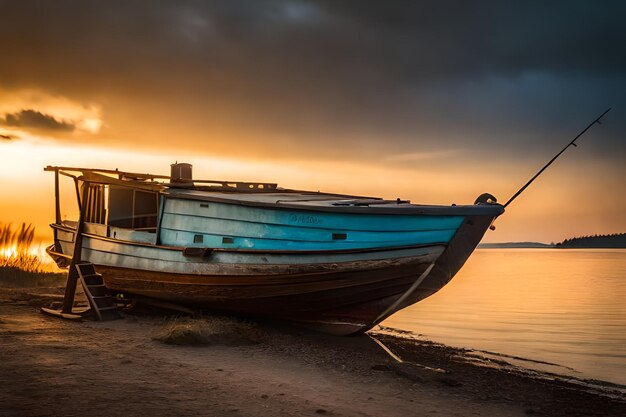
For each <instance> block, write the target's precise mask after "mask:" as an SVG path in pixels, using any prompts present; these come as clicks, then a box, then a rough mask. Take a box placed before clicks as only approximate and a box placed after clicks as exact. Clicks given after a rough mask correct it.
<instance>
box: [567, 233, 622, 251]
mask: <svg viewBox="0 0 626 417" xmlns="http://www.w3.org/2000/svg"><path fill="white" fill-rule="evenodd" d="M556 247H557V248H562V249H568V248H626V233H613V234H610V235H593V236H581V237H574V238H571V239H565V240H564V241H563V242H559V243H557V244H556Z"/></svg>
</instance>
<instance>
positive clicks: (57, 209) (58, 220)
mask: <svg viewBox="0 0 626 417" xmlns="http://www.w3.org/2000/svg"><path fill="white" fill-rule="evenodd" d="M60 200H61V198H60V192H59V170H58V169H56V170H55V171H54V201H55V206H54V222H55V223H56V224H61V201H60ZM58 235H59V232H58V230H57V229H56V227H55V228H54V250H55V251H57V252H60V251H61V245H60V244H59V238H58Z"/></svg>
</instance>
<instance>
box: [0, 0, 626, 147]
mask: <svg viewBox="0 0 626 417" xmlns="http://www.w3.org/2000/svg"><path fill="white" fill-rule="evenodd" d="M0 10H1V11H2V18H1V19H2V24H0V38H1V39H3V40H4V41H3V42H2V43H0V54H1V55H2V56H3V57H6V58H7V62H10V63H11V64H10V65H2V66H0V85H4V86H7V87H37V88H43V89H45V90H46V91H50V92H52V93H59V94H64V95H69V96H73V97H77V98H79V99H81V100H97V99H101V98H103V97H104V98H107V97H111V96H113V97H116V98H117V99H119V98H120V97H122V98H124V99H126V100H128V101H132V100H136V101H137V103H136V104H137V106H141V105H143V104H146V105H150V106H152V105H153V104H152V103H154V102H155V101H160V102H161V103H162V106H169V107H171V108H172V109H180V110H179V114H178V115H177V116H172V118H177V120H178V122H180V123H181V124H184V125H186V124H194V125H202V123H203V122H205V123H206V124H205V125H204V127H205V128H206V127H207V126H208V127H210V126H211V125H215V124H217V123H232V124H233V125H240V126H245V127H247V128H249V129H251V130H258V131H260V132H265V133H267V132H270V133H279V134H283V135H291V136H293V137H295V138H305V139H301V140H302V141H305V140H306V137H307V135H311V136H314V137H317V138H326V139H320V140H321V142H318V143H320V144H324V145H326V146H334V147H337V149H339V148H341V147H342V146H343V147H344V148H353V145H352V144H348V143H343V142H342V141H343V139H342V138H344V137H360V136H362V137H363V138H364V139H363V141H362V142H359V143H360V144H363V146H364V147H368V146H369V147H377V146H378V147H383V146H384V147H388V148H390V149H392V150H393V152H398V151H400V150H402V149H404V148H405V147H406V146H407V145H411V146H414V145H415V143H414V140H415V139H414V138H415V137H416V136H417V137H420V138H421V139H420V143H419V144H422V145H424V146H427V147H430V148H433V147H436V146H439V145H440V144H441V142H443V143H444V144H448V145H452V146H454V145H455V144H459V143H464V142H466V141H468V140H469V141H471V142H472V143H473V144H475V145H476V146H477V147H481V146H482V147H487V146H493V145H494V144H495V145H498V144H499V141H502V140H504V141H507V140H509V141H511V142H513V141H519V139H520V138H519V135H517V136H518V137H516V134H515V133H511V132H513V131H519V129H528V128H529V127H533V126H534V127H536V128H537V129H545V131H546V132H549V133H566V132H571V131H572V130H575V129H576V128H577V126H578V125H579V124H584V122H585V121H586V119H587V118H593V117H594V116H595V113H599V112H601V111H602V110H604V108H605V107H607V106H608V105H613V106H615V107H616V111H618V110H617V109H618V108H620V107H621V108H626V90H625V87H624V86H625V83H626V53H625V52H624V49H625V46H624V45H626V31H625V30H624V25H625V18H624V16H625V15H626V6H625V3H623V2H620V1H604V2H581V1H563V2H532V1H530V2H503V1H493V2H490V1H485V2H467V1H433V2H411V1H406V2H405V1H400V2H381V1H371V2H364V1H336V0H328V1H226V2H223V1H182V2H163V1H161V2H156V1H150V2H148V1H145V2H141V1H129V2H96V1H93V2H90V1H81V2H68V1H65V2H63V1H56V2H45V1H41V2H31V1H22V2H15V1H12V2H3V3H0ZM209 108H210V110H207V109H209ZM105 110H106V109H105ZM146 111H147V110H146ZM616 119H617V120H626V118H625V117H619V118H616ZM620 123H621V124H620V125H619V126H618V127H613V128H612V129H613V130H612V131H611V132H612V133H610V135H611V136H612V137H614V138H617V137H618V136H619V135H618V133H619V132H620V130H623V129H624V127H625V126H624V122H620ZM561 126H565V127H566V129H563V128H561ZM614 126H615V125H614ZM609 129H611V128H609ZM377 136H379V137H384V138H385V140H384V144H381V143H376V141H375V140H374V139H372V138H375V137H377ZM525 139H527V140H532V138H525ZM617 143H618V145H616V146H619V149H618V150H619V151H623V149H624V147H623V146H622V145H619V144H620V143H623V141H622V142H617ZM303 145H304V144H303ZM413 150H415V149H413Z"/></svg>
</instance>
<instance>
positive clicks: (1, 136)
mask: <svg viewBox="0 0 626 417" xmlns="http://www.w3.org/2000/svg"><path fill="white" fill-rule="evenodd" d="M0 139H1V140H13V139H17V136H15V135H7V134H4V133H0Z"/></svg>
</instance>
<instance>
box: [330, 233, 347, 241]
mask: <svg viewBox="0 0 626 417" xmlns="http://www.w3.org/2000/svg"><path fill="white" fill-rule="evenodd" d="M347 237H348V235H347V234H345V233H333V240H346V239H347Z"/></svg>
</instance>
